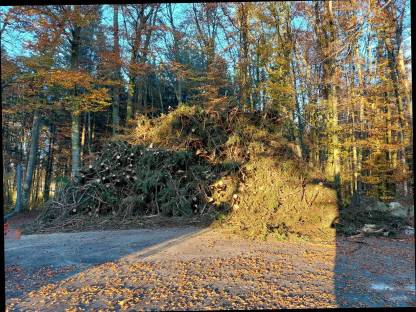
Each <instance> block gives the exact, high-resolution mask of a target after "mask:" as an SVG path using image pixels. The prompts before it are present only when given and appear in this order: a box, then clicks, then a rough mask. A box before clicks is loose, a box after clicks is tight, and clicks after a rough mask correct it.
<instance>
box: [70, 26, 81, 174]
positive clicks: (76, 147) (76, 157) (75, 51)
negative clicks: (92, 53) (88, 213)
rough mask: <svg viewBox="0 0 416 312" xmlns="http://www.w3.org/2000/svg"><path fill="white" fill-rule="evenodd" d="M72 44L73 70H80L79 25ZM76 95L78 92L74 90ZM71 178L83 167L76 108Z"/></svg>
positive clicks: (75, 109) (75, 108)
mask: <svg viewBox="0 0 416 312" xmlns="http://www.w3.org/2000/svg"><path fill="white" fill-rule="evenodd" d="M72 35H73V37H72V43H71V70H78V66H79V48H80V37H81V27H80V26H78V25H75V26H74V29H73V31H72ZM74 93H75V95H76V93H77V90H76V89H75V90H74ZM71 118H72V121H71V176H72V177H73V178H77V176H78V173H79V169H80V165H81V154H80V137H79V126H80V116H79V107H74V108H73V111H72V113H71Z"/></svg>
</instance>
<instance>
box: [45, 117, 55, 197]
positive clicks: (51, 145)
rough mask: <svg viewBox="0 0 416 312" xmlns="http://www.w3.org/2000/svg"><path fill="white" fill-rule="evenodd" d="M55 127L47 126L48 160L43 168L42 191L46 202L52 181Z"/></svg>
mask: <svg viewBox="0 0 416 312" xmlns="http://www.w3.org/2000/svg"><path fill="white" fill-rule="evenodd" d="M54 128H55V127H54V126H53V125H52V124H51V125H50V126H49V145H48V160H47V162H46V168H45V187H44V189H43V200H44V202H47V201H48V200H49V191H50V186H51V180H52V169H53V148H54V143H55V129H54Z"/></svg>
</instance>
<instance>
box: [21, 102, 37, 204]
mask: <svg viewBox="0 0 416 312" xmlns="http://www.w3.org/2000/svg"><path fill="white" fill-rule="evenodd" d="M40 125H41V117H40V113H39V111H37V110H36V111H35V112H34V115H33V124H32V131H31V137H32V138H31V142H30V152H29V160H28V163H27V167H26V176H25V182H24V184H23V210H28V209H29V202H30V194H31V186H32V180H33V174H34V170H35V167H36V160H37V155H38V146H39V133H40Z"/></svg>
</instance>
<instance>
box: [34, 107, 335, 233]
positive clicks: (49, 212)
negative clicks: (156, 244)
mask: <svg viewBox="0 0 416 312" xmlns="http://www.w3.org/2000/svg"><path fill="white" fill-rule="evenodd" d="M282 133H283V131H282V129H281V126H280V123H279V116H278V114H277V113H273V112H268V113H262V112H243V111H241V110H239V109H237V108H226V107H224V108H223V109H222V110H216V111H210V110H206V109H205V110H204V109H202V108H201V107H197V106H180V107H178V108H177V109H176V110H173V111H171V112H170V113H169V114H166V115H162V116H160V117H158V118H154V119H150V118H147V117H145V116H141V117H139V118H138V119H137V127H136V128H135V129H134V130H133V131H132V132H131V133H130V134H128V135H125V136H124V137H123V136H119V137H118V139H119V140H120V141H114V142H111V143H109V144H108V145H106V146H105V147H103V149H102V151H101V153H100V154H98V157H97V159H95V160H94V161H93V162H92V163H91V164H89V165H88V166H87V167H86V168H83V169H82V171H81V176H80V179H79V181H76V182H74V181H73V182H70V183H68V184H67V185H66V186H65V187H63V188H62V189H61V191H60V192H59V193H58V194H57V196H56V197H55V198H54V199H53V200H51V201H49V202H48V203H47V205H46V207H45V208H44V209H43V211H42V213H41V215H40V216H39V218H38V223H39V224H42V226H48V227H51V226H53V227H57V226H59V225H65V224H74V223H76V222H78V223H79V222H84V223H85V222H86V221H85V220H86V219H88V220H89V221H88V222H89V223H93V222H96V223H102V222H104V221H102V220H105V222H107V221H108V222H109V223H111V222H116V220H125V219H129V218H131V217H135V218H139V219H141V220H143V219H145V218H148V217H150V216H164V217H167V218H174V217H183V218H187V217H192V218H195V216H201V218H202V217H203V216H210V218H211V219H210V220H211V221H210V222H212V221H214V224H215V225H217V226H218V227H220V228H222V229H224V230H226V231H232V232H233V233H239V234H242V235H246V236H250V237H260V238H266V237H268V236H272V237H274V238H278V239H287V238H295V239H316V238H318V239H325V238H328V237H334V236H335V230H334V229H332V228H331V223H332V221H333V219H334V218H336V217H337V215H338V209H337V204H336V195H335V191H334V190H332V189H330V188H328V187H325V186H324V185H320V184H319V183H317V182H313V181H314V180H316V178H317V176H316V174H315V173H313V172H312V170H311V169H309V168H308V166H307V164H305V163H303V162H302V160H300V159H299V158H297V156H296V150H294V148H293V144H292V145H291V144H290V143H288V141H287V140H286V139H285V138H284V137H283V135H282ZM77 220H78V221H77ZM94 220H95V221H94ZM85 224H86V223H85ZM80 228H82V227H78V228H77V229H80Z"/></svg>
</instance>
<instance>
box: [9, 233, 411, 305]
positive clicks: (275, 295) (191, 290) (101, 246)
mask: <svg viewBox="0 0 416 312" xmlns="http://www.w3.org/2000/svg"><path fill="white" fill-rule="evenodd" d="M5 256H6V257H5V262H6V267H5V273H6V304H7V308H8V310H9V311H64V310H66V311H135V310H208V309H254V308H257V309H261V308H302V307H304V308H325V307H381V306H383V307H384V306H388V307H398V306H416V300H415V245H414V238H413V237H411V238H409V237H407V238H405V237H403V238H401V239H391V238H389V239H387V238H364V239H363V238H361V239H360V240H359V241H352V240H347V239H345V238H337V239H336V241H334V242H333V243H325V244H318V243H309V242H263V241H261V242H259V241H252V240H245V239H242V238H239V237H236V236H233V235H228V234H227V235H225V234H224V233H220V232H218V231H215V230H207V229H201V228H197V227H177V228H165V229H139V230H124V231H102V232H83V233H56V234H39V235H23V236H22V238H21V239H20V240H9V239H6V240H5Z"/></svg>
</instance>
